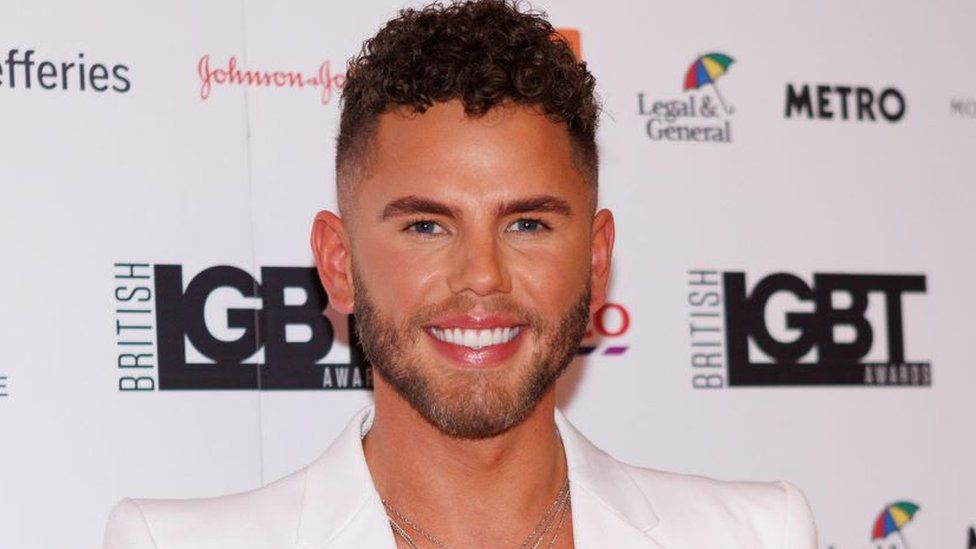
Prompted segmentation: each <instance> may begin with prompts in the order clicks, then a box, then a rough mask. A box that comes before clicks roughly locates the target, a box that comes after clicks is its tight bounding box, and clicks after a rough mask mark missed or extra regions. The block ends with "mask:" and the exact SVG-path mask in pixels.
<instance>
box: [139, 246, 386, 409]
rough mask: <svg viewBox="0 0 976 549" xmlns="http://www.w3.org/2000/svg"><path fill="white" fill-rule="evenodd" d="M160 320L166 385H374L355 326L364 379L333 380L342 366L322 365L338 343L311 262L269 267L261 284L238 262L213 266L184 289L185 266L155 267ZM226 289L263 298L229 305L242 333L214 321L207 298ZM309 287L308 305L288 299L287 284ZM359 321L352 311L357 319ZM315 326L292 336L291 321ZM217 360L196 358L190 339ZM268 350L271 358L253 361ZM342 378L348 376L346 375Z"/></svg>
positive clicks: (356, 356)
mask: <svg viewBox="0 0 976 549" xmlns="http://www.w3.org/2000/svg"><path fill="white" fill-rule="evenodd" d="M154 276H155V281H156V318H157V333H158V336H159V346H158V348H159V389H160V390H167V389H316V388H319V389H320V388H323V387H326V388H363V386H364V385H363V383H365V384H367V386H368V384H369V380H371V377H369V372H365V370H364V369H365V368H366V367H367V365H366V361H365V357H364V356H363V355H362V351H361V349H360V347H359V345H358V341H357V339H356V334H355V330H353V329H351V326H350V330H349V337H350V342H349V346H350V354H351V357H350V360H351V363H350V364H347V365H338V367H339V368H348V367H353V368H354V369H356V370H357V371H356V372H354V375H355V376H357V378H360V379H364V380H366V381H364V382H361V383H360V384H358V385H357V384H351V385H343V384H341V383H340V384H338V386H337V384H336V383H333V381H334V379H333V374H334V372H333V371H332V370H333V368H332V367H334V366H336V365H324V364H316V362H317V361H318V360H320V359H321V358H323V357H324V356H326V355H327V354H328V352H329V350H330V349H331V348H332V345H333V342H334V339H335V332H334V328H333V326H332V324H331V323H330V321H329V320H328V319H327V318H325V317H324V316H323V314H322V311H324V310H325V308H326V305H327V304H328V301H327V297H326V294H325V292H324V291H323V290H322V287H321V285H320V284H319V282H318V279H317V276H316V271H315V269H314V268H309V267H263V268H262V269H261V283H258V282H257V281H256V280H254V278H253V277H251V275H250V274H248V273H247V272H245V271H243V270H241V269H238V268H236V267H230V266H217V267H211V268H209V269H206V270H204V271H201V272H200V273H199V274H197V275H196V276H195V277H194V278H193V279H192V280H191V281H190V282H189V284H187V286H186V290H185V291H184V289H183V275H182V267H181V266H179V265H155V268H154ZM218 288H232V289H234V290H235V291H236V292H238V293H239V294H240V295H241V296H243V297H252V298H261V299H262V301H263V304H262V306H261V307H260V308H229V309H227V310H226V312H225V314H226V321H227V326H228V327H229V328H237V329H239V330H241V334H240V336H239V337H238V338H237V339H234V340H232V341H226V340H223V339H218V338H217V337H215V336H214V335H213V334H212V333H210V330H209V328H208V327H207V324H206V319H205V318H204V308H205V304H206V301H207V298H208V297H209V296H210V294H211V293H213V292H214V291H215V290H217V289H218ZM287 288H296V289H300V290H301V291H302V292H304V295H305V296H306V297H305V300H304V301H303V302H302V303H300V304H286V303H285V297H284V296H285V290H286V289H287ZM349 321H350V324H351V317H350V319H349ZM289 325H301V326H305V327H306V328H307V329H308V330H310V331H311V337H310V338H309V339H308V340H307V341H298V342H296V341H288V340H287V337H286V331H287V326H289ZM186 340H189V342H190V343H191V344H192V345H193V347H194V348H195V349H196V350H197V351H199V352H200V354H202V355H204V356H205V357H206V358H208V359H210V360H211V361H213V362H212V363H200V364H191V363H188V362H187V360H186V345H185V341H186ZM262 348H263V349H264V363H263V364H257V363H254V362H245V360H247V359H248V358H249V357H251V356H253V355H254V354H255V353H257V352H258V351H259V350H260V349H262ZM340 381H341V380H340Z"/></svg>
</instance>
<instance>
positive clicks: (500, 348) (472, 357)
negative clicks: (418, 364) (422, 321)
mask: <svg viewBox="0 0 976 549" xmlns="http://www.w3.org/2000/svg"><path fill="white" fill-rule="evenodd" d="M431 326H436V327H438V328H440V327H441V326H440V325H434V324H432V325H431ZM448 326H450V327H452V328H471V329H474V328H484V329H487V328H495V327H504V326H522V327H521V329H520V330H519V333H518V335H516V336H515V337H514V338H512V340H511V341H508V342H506V343H500V344H498V345H489V346H488V347H482V348H481V349H472V348H470V347H465V346H464V345H455V344H453V343H448V342H446V341H441V340H439V339H437V338H436V337H434V334H432V333H430V330H428V329H425V330H424V333H425V334H427V338H428V340H429V341H430V342H431V345H432V346H433V347H434V349H435V350H437V352H438V354H440V355H441V356H443V357H444V358H447V359H448V361H449V362H450V363H451V364H453V365H455V366H457V367H460V368H473V369H482V368H492V367H495V366H498V365H499V364H501V363H502V362H504V361H505V360H508V359H509V358H511V357H512V356H513V355H514V354H515V353H516V352H517V351H518V349H519V345H521V343H522V339H523V338H524V337H525V333H526V332H527V331H529V328H528V327H526V326H524V325H520V324H517V323H503V324H478V325H477V326H475V325H466V324H444V325H443V327H448Z"/></svg>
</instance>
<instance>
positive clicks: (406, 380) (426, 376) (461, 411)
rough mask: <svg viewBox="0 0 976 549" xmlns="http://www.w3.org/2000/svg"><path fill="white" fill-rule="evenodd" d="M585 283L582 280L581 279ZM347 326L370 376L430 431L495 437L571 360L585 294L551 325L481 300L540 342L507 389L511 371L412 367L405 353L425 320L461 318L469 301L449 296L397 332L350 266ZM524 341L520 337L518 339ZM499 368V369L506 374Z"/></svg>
mask: <svg viewBox="0 0 976 549" xmlns="http://www.w3.org/2000/svg"><path fill="white" fill-rule="evenodd" d="M585 280H586V281H587V282H588V281H589V276H587V277H586V279H585ZM353 285H354V291H355V310H354V313H355V325H356V331H357V332H358V335H359V341H360V343H361V344H362V346H363V351H364V353H365V355H366V358H367V359H369V361H370V363H371V364H372V366H373V369H374V370H375V372H376V373H377V374H378V375H380V376H381V377H382V378H383V379H384V380H385V381H387V382H388V383H389V384H390V386H392V387H393V389H394V390H395V391H396V392H397V393H399V394H400V395H401V396H402V397H403V398H404V399H406V400H407V402H409V403H410V405H411V406H412V407H413V408H414V409H415V410H416V411H417V412H418V413H419V414H420V415H421V416H422V417H423V418H424V419H425V420H427V422H429V423H430V424H431V425H433V426H434V427H436V428H437V429H439V430H440V431H441V432H443V433H445V434H447V435H449V436H452V437H456V438H464V439H483V438H489V437H494V436H497V435H500V434H502V433H504V432H506V431H508V430H509V429H511V428H513V427H515V426H516V425H519V424H520V423H522V422H523V421H524V420H525V419H526V418H527V417H528V416H529V414H531V413H532V411H533V410H534V409H535V408H536V406H537V405H538V403H539V401H540V400H541V399H542V397H543V396H544V395H545V394H546V393H547V392H548V391H549V389H550V388H551V387H552V385H553V384H554V383H555V382H556V380H557V379H558V378H559V376H560V375H562V373H563V372H564V371H565V370H566V368H567V367H568V366H569V364H570V362H572V360H573V358H574V357H575V356H576V353H577V350H578V348H579V344H580V341H581V340H582V339H583V335H584V334H585V333H586V325H587V321H588V320H589V305H590V288H589V284H588V283H584V284H582V289H581V291H580V293H579V297H578V298H577V299H576V300H575V301H574V302H573V303H571V304H570V305H569V306H568V307H567V308H566V310H565V312H564V313H563V314H562V315H561V316H560V318H559V319H558V320H557V321H556V322H551V321H548V320H546V319H544V318H541V316H540V315H538V313H536V312H534V311H527V310H524V309H521V308H517V306H516V305H515V304H514V303H513V302H512V301H511V300H510V299H508V298H506V297H503V296H499V297H497V298H489V299H488V300H487V301H485V302H484V304H485V305H487V308H488V310H490V311H491V312H506V313H510V314H513V315H515V316H516V317H517V318H520V319H524V320H525V322H526V323H527V324H528V326H529V327H530V328H531V332H532V335H533V336H534V337H536V338H537V339H538V340H539V341H540V342H541V343H540V345H539V347H538V349H537V350H536V352H535V353H533V356H532V357H531V358H530V367H529V368H528V369H522V368H519V367H518V365H513V366H512V367H511V368H516V369H517V370H519V371H518V372H516V373H517V375H518V379H517V380H516V382H515V383H512V382H511V381H510V380H509V379H508V378H507V377H506V376H508V375H510V374H511V372H507V371H506V372H499V371H462V370H454V369H448V368H444V367H441V366H438V365H436V364H426V365H422V364H420V359H418V358H417V357H415V356H411V355H410V350H411V349H414V348H415V347H416V345H417V342H418V340H419V339H420V338H421V337H426V335H425V334H423V333H422V332H423V330H424V326H425V324H426V322H427V321H428V320H429V319H431V318H434V317H436V316H438V315H440V314H444V313H460V314H463V313H465V312H467V311H469V310H471V309H472V308H473V306H474V305H475V303H476V302H477V300H476V299H475V298H473V297H472V296H470V295H460V294H459V295H456V296H453V297H452V298H450V299H448V300H446V301H445V302H443V303H439V304H435V305H431V306H427V307H424V308H423V309H421V310H420V311H417V312H416V313H415V314H413V315H412V316H411V317H410V318H408V319H407V321H406V322H405V323H404V326H401V327H397V326H395V325H394V323H393V322H392V321H390V320H389V319H388V318H387V317H385V315H384V314H383V313H382V312H381V311H379V310H377V309H376V307H375V304H374V303H373V301H372V300H371V298H370V296H369V292H368V291H367V289H366V287H365V285H364V284H363V283H362V277H361V276H359V272H357V269H356V268H355V266H354V268H353ZM526 335H528V334H526ZM506 370H507V369H506Z"/></svg>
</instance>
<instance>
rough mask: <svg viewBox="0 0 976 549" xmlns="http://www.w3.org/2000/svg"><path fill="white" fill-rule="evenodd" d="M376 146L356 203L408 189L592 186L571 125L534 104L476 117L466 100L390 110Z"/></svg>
mask: <svg viewBox="0 0 976 549" xmlns="http://www.w3.org/2000/svg"><path fill="white" fill-rule="evenodd" d="M371 149H372V151H371V155H370V156H371V160H370V170H369V172H370V173H369V175H368V176H366V177H365V178H364V180H362V181H361V182H360V184H358V185H356V187H357V189H356V190H355V191H354V192H355V194H357V195H360V196H359V197H357V200H356V202H360V199H364V200H367V201H368V200H369V198H370V197H375V198H377V199H383V198H387V199H388V198H389V197H391V196H393V195H401V194H432V193H435V194H441V195H444V194H447V195H450V194H452V193H468V194H471V193H475V194H483V195H486V196H487V195H499V194H503V195H512V194H519V193H523V194H524V193H549V194H553V193H567V192H568V193H573V194H584V193H580V191H581V190H585V189H586V183H585V181H584V178H583V176H582V175H581V174H580V173H579V171H578V169H577V167H576V164H575V163H574V158H573V149H572V145H571V142H570V137H569V132H568V130H567V129H566V126H565V125H564V124H561V123H558V122H554V121H552V120H550V119H549V118H547V117H546V116H545V115H543V114H540V113H539V112H537V111H536V110H534V109H532V108H528V107H520V106H514V105H507V106H502V107H496V108H495V109H492V110H491V111H489V112H488V113H487V114H486V115H484V116H482V117H469V116H467V115H466V114H465V112H464V108H463V106H462V105H461V103H460V102H459V101H451V102H446V103H438V104H435V105H434V106H432V107H431V108H430V109H428V110H427V111H426V112H425V113H423V114H418V113H404V112H390V113H386V114H383V115H381V117H380V119H379V121H378V124H377V128H376V133H375V134H374V136H373V139H372V144H371ZM510 197H511V196H506V198H510ZM444 198H450V197H449V196H444Z"/></svg>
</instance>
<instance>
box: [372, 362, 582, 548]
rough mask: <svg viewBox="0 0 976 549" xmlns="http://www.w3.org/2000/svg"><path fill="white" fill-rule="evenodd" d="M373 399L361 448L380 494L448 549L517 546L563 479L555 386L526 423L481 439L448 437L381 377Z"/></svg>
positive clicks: (376, 381)
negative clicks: (454, 548)
mask: <svg viewBox="0 0 976 549" xmlns="http://www.w3.org/2000/svg"><path fill="white" fill-rule="evenodd" d="M375 398H376V413H375V418H374V421H373V426H372V428H371V429H370V431H369V434H368V436H367V437H366V439H365V441H364V443H363V448H364V452H365V455H366V463H367V465H368V466H369V470H370V474H371V475H372V477H373V483H374V485H375V486H376V489H377V491H379V493H380V495H381V496H382V497H383V498H384V499H386V500H387V501H389V502H390V504H392V505H393V506H394V507H396V508H397V509H398V510H399V511H401V512H402V513H404V514H405V515H407V516H408V517H410V518H411V519H412V520H414V521H415V522H417V523H418V524H421V525H422V526H423V527H424V528H425V529H427V530H428V531H430V532H432V533H435V534H436V535H439V536H443V538H444V540H445V542H447V540H451V542H449V543H448V545H450V546H478V545H483V544H484V543H485V541H486V540H489V539H490V540H495V541H496V542H497V543H493V544H492V545H493V546H498V545H499V544H504V545H508V544H513V545H517V544H518V541H521V537H522V536H525V534H527V533H528V532H529V531H530V530H531V529H532V528H533V527H534V526H535V524H536V522H537V521H538V520H539V517H541V516H542V513H543V512H544V510H545V508H546V506H548V505H549V503H550V502H551V501H552V499H553V498H554V497H555V495H556V493H557V492H558V490H559V488H560V487H561V486H562V484H563V481H564V480H565V478H566V460H565V455H564V453H563V449H562V445H561V443H560V441H559V437H558V435H557V432H556V426H555V423H554V421H553V409H554V407H555V393H554V391H553V390H551V389H550V391H549V392H548V393H546V395H545V396H544V397H543V398H542V400H541V401H540V402H539V404H538V405H537V406H536V408H535V409H534V410H533V412H532V413H531V414H530V415H529V417H528V418H526V420H525V421H524V422H522V423H521V424H519V425H517V426H515V427H513V428H512V429H510V430H508V431H506V432H505V433H502V434H501V435H497V436H495V437H491V438H486V439H477V440H470V439H459V438H455V437H451V436H448V435H445V434H444V433H442V432H441V431H440V430H439V429H437V428H436V427H434V426H433V425H431V424H430V423H428V422H427V421H426V420H425V419H424V418H423V417H422V416H421V415H420V414H418V413H417V411H416V410H414V409H413V407H412V406H410V404H409V403H408V402H407V401H406V400H404V399H403V398H402V397H401V396H400V395H399V394H398V393H397V392H396V391H395V390H393V388H392V387H390V386H389V384H387V383H386V382H385V381H384V380H383V379H382V378H381V377H380V376H377V377H376V378H375ZM471 542H475V543H471ZM513 542H514V543H513Z"/></svg>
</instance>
